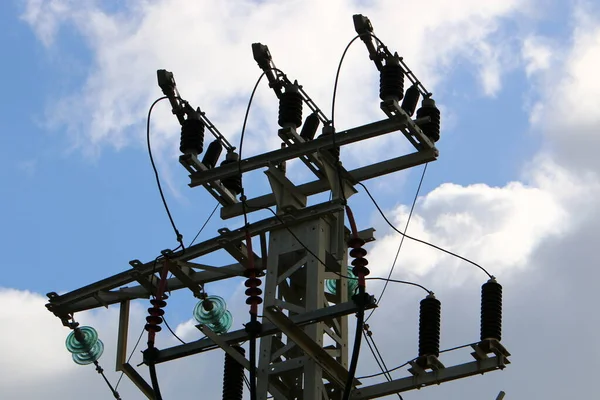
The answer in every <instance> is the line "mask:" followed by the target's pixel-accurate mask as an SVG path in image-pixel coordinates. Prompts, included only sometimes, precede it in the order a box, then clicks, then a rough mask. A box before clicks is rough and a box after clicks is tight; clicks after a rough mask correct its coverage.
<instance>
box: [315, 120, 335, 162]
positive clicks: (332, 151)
mask: <svg viewBox="0 0 600 400" xmlns="http://www.w3.org/2000/svg"><path fill="white" fill-rule="evenodd" d="M322 132H323V133H321V134H320V135H319V137H320V138H321V137H323V136H331V135H335V129H334V128H333V127H332V126H331V125H325V126H324V127H323V130H322ZM331 141H332V142H333V138H331ZM329 154H331V156H332V157H333V159H334V160H336V161H337V160H339V159H340V148H339V147H337V146H336V147H333V148H331V149H329Z"/></svg>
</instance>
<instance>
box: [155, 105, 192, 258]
mask: <svg viewBox="0 0 600 400" xmlns="http://www.w3.org/2000/svg"><path fill="white" fill-rule="evenodd" d="M165 99H168V97H167V96H163V97H160V98H158V99H156V100H155V101H154V103H152V105H151V106H150V109H149V110H148V118H147V120H146V144H147V145H148V155H149V156H150V163H151V164H152V170H153V171H154V177H155V178H156V185H157V186H158V191H159V193H160V198H161V199H162V202H163V205H164V207H165V211H166V212H167V216H168V217H169V221H170V222H171V226H172V227H173V231H174V232H175V236H176V239H177V241H178V242H179V245H180V246H181V248H182V249H183V251H184V252H185V246H184V245H183V236H182V235H181V233H179V230H178V229H177V226H176V225H175V221H174V220H173V216H172V215H171V211H170V210H169V206H168V205H167V200H166V199H165V194H164V193H163V190H162V186H161V184H160V177H159V176H158V170H157V169H156V164H155V163H154V157H153V156H152V147H151V146H150V116H151V115H152V109H153V108H154V106H155V105H156V104H158V103H159V102H160V101H162V100H165Z"/></svg>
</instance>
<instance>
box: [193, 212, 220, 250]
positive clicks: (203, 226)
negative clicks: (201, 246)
mask: <svg viewBox="0 0 600 400" xmlns="http://www.w3.org/2000/svg"><path fill="white" fill-rule="evenodd" d="M218 208H219V203H217V205H216V206H215V208H214V209H213V210H212V212H211V213H210V215H209V216H208V218H207V219H206V221H204V224H202V227H201V228H200V230H199V231H198V233H196V236H194V239H192V241H191V242H190V244H188V247H191V246H192V245H193V244H194V242H195V241H196V239H198V236H200V234H201V233H202V231H203V230H204V228H206V225H208V223H209V222H210V220H211V218H212V216H213V215H214V214H215V212H216V211H217V209H218Z"/></svg>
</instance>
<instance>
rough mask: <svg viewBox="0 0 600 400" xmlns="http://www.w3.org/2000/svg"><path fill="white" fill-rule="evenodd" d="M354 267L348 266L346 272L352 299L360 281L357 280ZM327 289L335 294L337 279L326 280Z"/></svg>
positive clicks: (349, 294) (349, 296) (349, 293)
mask: <svg viewBox="0 0 600 400" xmlns="http://www.w3.org/2000/svg"><path fill="white" fill-rule="evenodd" d="M352 268H354V267H352V266H348V268H347V270H346V276H347V277H348V278H346V279H347V280H348V298H349V299H350V298H352V295H354V292H355V291H356V288H357V287H358V280H357V279H356V275H354V273H353V272H352ZM325 288H326V289H327V291H328V292H329V293H331V294H335V292H336V288H337V279H326V280H325Z"/></svg>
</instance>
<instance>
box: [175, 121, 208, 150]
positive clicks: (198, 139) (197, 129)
mask: <svg viewBox="0 0 600 400" xmlns="http://www.w3.org/2000/svg"><path fill="white" fill-rule="evenodd" d="M203 146H204V122H202V121H201V120H199V119H194V118H188V119H186V120H185V121H183V125H181V141H180V142H179V150H180V151H181V152H182V153H183V154H196V155H197V154H200V153H202V149H203Z"/></svg>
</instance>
